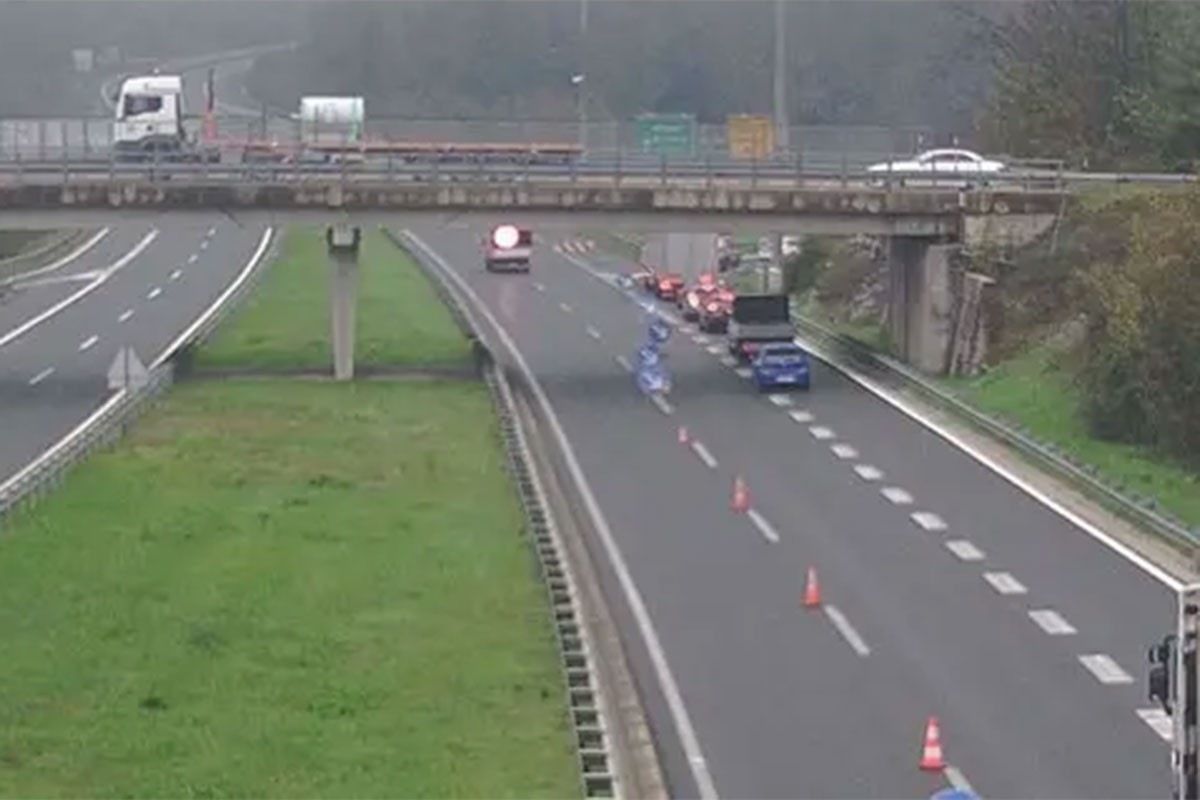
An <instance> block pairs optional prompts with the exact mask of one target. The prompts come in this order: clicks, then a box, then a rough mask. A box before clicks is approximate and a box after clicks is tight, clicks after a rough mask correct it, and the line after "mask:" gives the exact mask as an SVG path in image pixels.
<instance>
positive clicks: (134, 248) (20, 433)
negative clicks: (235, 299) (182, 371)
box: [0, 215, 266, 484]
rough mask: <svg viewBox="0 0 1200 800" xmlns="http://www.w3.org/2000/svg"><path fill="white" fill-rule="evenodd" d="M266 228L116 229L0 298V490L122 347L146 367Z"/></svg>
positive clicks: (59, 427)
mask: <svg viewBox="0 0 1200 800" xmlns="http://www.w3.org/2000/svg"><path fill="white" fill-rule="evenodd" d="M265 231H266V225H265V224H258V223H256V224H247V225H245V226H244V227H243V226H242V225H241V224H239V223H235V222H234V221H232V220H230V219H229V218H227V217H219V216H216V215H214V216H213V217H212V218H211V219H208V220H198V219H197V218H195V217H192V218H190V219H189V220H188V221H176V220H173V219H172V218H171V217H169V216H164V217H161V218H160V219H158V220H155V221H154V222H153V223H149V222H139V223H130V224H123V225H117V226H114V227H113V228H111V229H109V230H108V232H107V233H105V234H104V235H103V236H99V234H97V236H96V237H94V238H95V239H96V241H95V243H94V246H93V247H91V248H90V249H88V250H87V251H86V252H84V253H82V254H80V255H79V256H78V257H77V258H76V259H74V260H73V261H70V262H69V263H65V264H62V265H61V266H60V267H59V268H58V269H55V270H53V271H40V272H39V274H37V275H35V276H32V277H30V278H29V279H28V280H26V281H18V282H16V283H14V284H13V285H12V286H10V287H9V288H10V289H11V290H13V291H11V292H10V293H9V294H7V295H6V296H5V297H4V299H3V301H2V302H0V430H3V431H4V435H3V436H2V437H0V484H3V483H4V481H5V480H6V479H7V478H8V477H10V476H11V475H12V474H14V473H15V472H17V471H18V470H19V469H21V468H22V467H24V466H25V465H26V464H27V463H28V462H29V461H31V460H32V459H33V458H35V457H36V456H37V455H38V454H39V453H41V452H42V451H43V450H45V449H46V448H47V447H49V446H50V445H52V444H53V443H54V442H56V441H57V440H59V439H60V438H61V437H62V436H64V435H65V434H66V433H67V432H68V431H70V430H71V429H72V428H74V427H75V426H76V425H78V424H79V423H80V422H82V421H83V420H84V419H85V418H86V417H87V416H88V415H89V414H90V413H91V412H92V411H93V410H94V409H95V408H96V407H98V406H99V405H100V404H101V403H102V402H103V400H104V399H105V398H106V397H107V396H108V395H109V393H110V392H109V389H108V386H107V380H106V375H107V372H108V368H109V365H110V364H111V363H112V361H113V359H114V357H115V356H116V354H117V352H118V351H119V349H120V348H121V347H124V346H132V347H133V348H134V349H135V350H136V352H137V353H138V355H139V356H140V357H141V359H142V361H143V362H145V363H146V364H151V363H152V362H154V361H155V360H156V359H159V357H160V356H161V355H162V354H163V353H164V352H165V351H166V350H167V348H168V347H169V346H170V345H171V344H172V342H173V341H174V340H175V339H176V338H177V337H178V336H179V335H180V333H181V332H182V331H184V330H185V329H186V328H187V327H188V325H190V324H191V323H192V321H193V320H194V319H195V318H196V317H197V316H198V315H199V314H200V313H201V312H202V311H203V310H204V309H206V308H207V307H208V306H209V305H211V304H212V303H213V301H214V300H215V299H216V298H217V297H218V295H220V294H221V292H222V291H223V290H224V289H225V287H226V286H227V285H228V284H229V283H230V281H232V280H233V279H234V277H235V276H236V275H237V274H238V273H239V272H240V271H241V270H242V269H243V267H244V266H245V265H246V264H247V262H248V261H249V260H250V259H251V257H252V256H253V255H254V254H255V253H257V252H260V245H261V243H262V241H263V236H264V233H265Z"/></svg>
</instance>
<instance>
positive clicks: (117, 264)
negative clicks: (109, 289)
mask: <svg viewBox="0 0 1200 800" xmlns="http://www.w3.org/2000/svg"><path fill="white" fill-rule="evenodd" d="M157 238H158V228H153V229H151V231H150V232H149V233H147V234H146V235H145V236H143V237H142V240H141V241H140V242H138V243H137V244H135V245H134V246H133V249H131V250H130V251H129V252H128V253H126V254H125V255H123V256H121V257H120V258H119V259H117V260H116V261H114V262H113V263H112V264H110V265H109V266H108V267H106V268H105V269H103V270H101V274H100V275H99V276H98V277H97V278H96V280H94V281H92V282H91V283H89V284H88V285H87V286H84V287H83V288H82V289H80V290H79V291H77V292H75V293H74V294H72V295H69V296H67V297H65V298H64V299H62V300H60V301H59V302H57V303H55V304H54V305H52V306H50V308H47V309H46V310H45V311H43V312H42V313H40V314H38V315H37V316H36V317H34V318H33V319H30V320H26V321H25V322H24V323H23V324H21V325H18V326H17V327H15V328H13V329H12V330H11V331H9V332H8V333H6V334H4V335H3V336H0V347H4V346H5V345H6V344H9V343H10V342H13V341H15V340H16V339H18V338H20V337H21V336H24V335H25V334H26V333H28V332H29V331H31V330H33V329H34V328H36V327H37V326H38V325H41V324H42V323H43V322H45V321H46V320H48V319H50V318H51V317H53V316H54V315H55V314H57V313H58V312H60V311H62V310H63V309H64V308H67V307H68V306H71V305H73V304H75V303H77V302H79V301H80V300H82V299H83V298H85V297H87V296H88V295H89V294H91V293H92V292H94V291H95V290H96V289H98V288H99V287H100V286H101V285H102V284H103V283H104V282H105V281H106V280H108V279H109V278H110V277H112V276H113V275H114V274H116V272H117V271H118V270H120V269H122V268H123V267H124V266H125V265H127V264H128V263H129V262H130V261H133V260H134V259H135V258H137V257H138V256H140V255H141V254H142V251H143V250H145V249H146V248H147V247H149V246H150V243H151V242H153V241H154V240H155V239H157Z"/></svg>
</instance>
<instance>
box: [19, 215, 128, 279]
mask: <svg viewBox="0 0 1200 800" xmlns="http://www.w3.org/2000/svg"><path fill="white" fill-rule="evenodd" d="M111 232H112V228H101V229H100V230H99V231H97V232H96V234H95V235H94V236H92V238H90V239H88V240H87V241H86V242H84V243H83V244H81V245H79V247H76V248H75V249H74V250H72V251H71V252H70V253H67V254H66V255H65V256H63V257H62V258H60V259H59V260H58V261H55V262H54V263H53V264H47V265H46V266H44V267H38V268H37V269H31V270H29V271H28V272H22V273H20V274H17V275H10V276H8V277H7V278H5V279H4V280H0V286H8V285H9V284H11V283H20V282H22V281H27V280H29V279H30V278H36V277H37V276H39V275H45V274H46V273H48V272H54V271H55V270H59V269H62V268H63V267H65V266H66V265H67V264H70V263H71V262H72V261H75V260H77V259H79V258H81V257H83V255H84V253H86V252H88V251H89V250H91V249H92V248H93V247H95V246H96V245H98V244H100V240H101V239H103V238H104V237H105V236H108V234H109V233H111Z"/></svg>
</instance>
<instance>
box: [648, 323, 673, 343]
mask: <svg viewBox="0 0 1200 800" xmlns="http://www.w3.org/2000/svg"><path fill="white" fill-rule="evenodd" d="M670 338H671V326H670V325H668V324H667V323H665V322H663V321H662V320H660V319H656V320H654V321H653V322H651V323H650V340H651V341H654V342H658V343H659V344H663V343H664V342H666V341H667V339H670Z"/></svg>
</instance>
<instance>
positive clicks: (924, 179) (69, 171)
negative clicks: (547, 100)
mask: <svg viewBox="0 0 1200 800" xmlns="http://www.w3.org/2000/svg"><path fill="white" fill-rule="evenodd" d="M1184 177H1188V176H1184ZM1097 179H1099V180H1105V178H1102V177H1101V178H1097V177H1095V176H1088V175H1086V174H1084V175H1074V174H1056V173H1052V172H1042V171H1021V172H1017V171H1012V172H1008V173H1005V174H1003V175H1002V176H996V177H991V178H988V179H987V180H979V179H972V178H969V177H957V176H949V175H930V176H904V177H901V176H898V175H892V176H889V175H888V174H887V173H877V172H867V171H865V170H854V171H838V170H837V169H836V168H833V167H832V166H831V167H830V168H828V169H822V168H819V167H813V166H812V165H809V166H808V167H803V168H800V169H797V168H796V167H794V166H791V165H784V164H779V163H771V164H761V165H760V164H753V163H752V164H738V163H736V162H729V163H720V162H699V163H696V162H688V163H683V162H676V163H672V164H667V163H654V162H634V163H630V162H623V161H615V162H600V161H586V162H571V163H565V164H554V163H513V162H504V161H499V160H497V161H491V162H487V163H484V162H476V163H442V162H438V161H432V162H426V163H422V162H419V161H418V162H412V161H406V160H402V159H399V158H381V159H379V160H371V161H366V162H363V163H348V162H342V163H340V164H301V163H298V162H297V163H292V164H286V165H285V164H279V165H275V164H238V163H232V164H227V163H167V162H163V163H117V162H115V161H109V162H80V161H76V162H10V163H0V188H3V187H4V186H5V185H6V184H7V185H9V186H20V185H43V186H45V185H50V186H87V185H95V184H97V183H111V184H120V183H122V182H125V183H145V184H154V185H162V186H163V187H164V188H168V187H171V186H180V185H183V184H184V182H187V184H189V185H203V186H270V185H280V186H284V185H296V184H304V183H320V184H323V185H329V184H340V185H345V186H354V185H365V184H377V185H378V184H396V185H401V186H402V185H406V184H407V185H413V184H430V183H432V184H438V183H455V182H475V183H480V184H484V183H510V184H518V185H521V184H528V185H537V184H551V183H553V184H572V185H574V184H578V185H580V186H586V185H601V186H618V187H619V186H628V187H630V188H632V187H633V186H634V185H635V183H634V182H635V181H636V182H640V183H641V184H645V185H648V186H661V187H668V188H669V187H672V186H684V185H688V184H691V188H695V187H696V186H702V187H705V188H710V187H720V186H722V185H726V184H729V183H730V182H733V183H735V184H736V185H737V187H738V188H743V187H749V188H759V187H762V188H789V187H795V188H822V187H827V188H855V189H870V190H873V191H879V192H885V191H902V192H907V191H914V190H916V191H920V190H925V189H932V190H939V189H941V190H952V189H962V188H969V189H983V190H996V191H1029V192H1034V191H1049V192H1059V191H1062V190H1063V188H1064V187H1065V186H1066V185H1069V184H1070V183H1071V182H1074V181H1091V180H1097Z"/></svg>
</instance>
